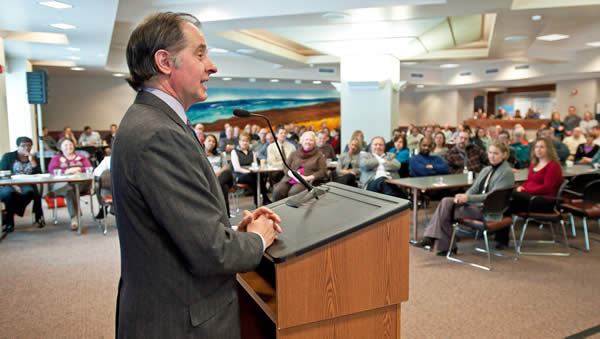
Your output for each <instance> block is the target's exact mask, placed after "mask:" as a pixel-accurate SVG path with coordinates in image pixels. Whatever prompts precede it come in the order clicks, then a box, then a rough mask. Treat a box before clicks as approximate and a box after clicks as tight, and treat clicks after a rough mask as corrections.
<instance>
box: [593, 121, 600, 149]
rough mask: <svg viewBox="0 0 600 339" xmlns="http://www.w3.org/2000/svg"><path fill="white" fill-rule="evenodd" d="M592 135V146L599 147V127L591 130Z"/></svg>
mask: <svg viewBox="0 0 600 339" xmlns="http://www.w3.org/2000/svg"><path fill="white" fill-rule="evenodd" d="M592 134H593V135H594V137H595V139H594V144H596V145H598V146H600V125H599V126H594V127H593V128H592Z"/></svg>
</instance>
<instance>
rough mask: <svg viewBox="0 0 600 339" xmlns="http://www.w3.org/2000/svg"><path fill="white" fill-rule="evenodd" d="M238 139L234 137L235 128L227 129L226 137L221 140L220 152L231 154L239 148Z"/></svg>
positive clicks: (229, 127) (228, 127)
mask: <svg viewBox="0 0 600 339" xmlns="http://www.w3.org/2000/svg"><path fill="white" fill-rule="evenodd" d="M237 144H238V143H237V139H236V138H235V137H234V136H233V128H232V127H231V126H227V127H225V137H223V138H221V140H219V150H220V151H221V152H225V153H231V151H233V150H234V149H235V147H236V146H237Z"/></svg>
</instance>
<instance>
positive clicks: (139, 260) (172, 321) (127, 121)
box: [111, 13, 281, 338]
mask: <svg viewBox="0 0 600 339" xmlns="http://www.w3.org/2000/svg"><path fill="white" fill-rule="evenodd" d="M199 26H200V23H199V22H198V20H197V19H196V18H195V17H193V16H191V15H188V14H183V13H159V14H155V15H152V16H150V17H148V18H147V19H146V20H145V21H144V22H143V23H142V24H140V25H139V26H138V27H137V28H136V29H135V30H134V32H133V33H132V35H131V37H130V39H129V43H128V45H127V64H128V66H129V72H130V78H128V79H127V81H128V82H129V84H130V85H131V87H133V89H134V90H136V91H137V92H138V94H137V97H136V99H135V102H134V103H133V105H132V106H131V107H130V108H129V110H128V111H127V113H126V114H125V116H124V118H123V120H122V122H121V126H120V128H119V130H118V132H117V137H116V139H115V143H114V151H113V155H112V164H111V168H112V183H113V187H112V190H113V197H114V199H115V209H116V216H117V223H118V225H119V241H120V246H121V279H120V281H119V294H118V297H117V324H116V331H117V333H116V334H117V337H118V338H239V336H240V324H239V306H238V298H237V290H236V288H237V287H236V279H235V274H236V272H242V271H248V270H251V269H253V268H255V267H256V266H257V265H258V264H259V262H260V260H261V258H262V255H263V251H264V250H265V249H266V248H267V247H268V246H269V245H271V243H272V242H273V241H274V240H275V239H276V233H275V232H276V231H277V232H280V231H281V229H280V228H279V226H278V225H277V223H278V222H280V220H279V217H278V216H277V215H276V214H274V213H273V212H272V211H270V210H268V209H266V208H263V209H259V210H257V211H255V212H254V213H253V214H251V213H250V212H248V211H244V218H243V220H242V221H241V222H240V224H239V225H238V228H237V231H234V230H233V229H232V228H231V225H230V223H229V220H228V216H227V213H226V208H225V203H224V199H223V196H222V194H223V193H222V192H221V188H220V186H219V182H218V180H217V178H216V177H215V174H214V172H213V170H212V167H211V165H210V163H209V162H208V160H207V158H206V156H205V155H204V152H203V145H202V144H201V142H200V140H198V139H197V138H196V135H195V134H194V132H193V130H192V129H191V127H190V124H189V120H188V119H187V117H186V115H185V111H186V110H187V109H188V108H189V107H190V106H191V105H192V104H194V103H196V102H199V101H204V100H206V87H205V85H204V83H205V82H206V81H208V79H209V76H210V75H211V74H213V73H215V72H216V71H217V68H216V66H215V65H214V64H213V63H212V62H211V61H210V59H209V58H208V57H207V56H206V40H205V38H204V36H203V34H202V32H201V31H200V29H199ZM140 131H143V132H140Z"/></svg>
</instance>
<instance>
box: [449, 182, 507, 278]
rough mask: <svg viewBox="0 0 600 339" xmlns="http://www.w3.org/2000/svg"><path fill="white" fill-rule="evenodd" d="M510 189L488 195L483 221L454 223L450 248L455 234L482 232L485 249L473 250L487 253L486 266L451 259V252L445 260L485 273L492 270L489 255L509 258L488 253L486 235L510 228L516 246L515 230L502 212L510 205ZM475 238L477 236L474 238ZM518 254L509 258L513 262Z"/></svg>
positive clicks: (465, 220) (458, 221)
mask: <svg viewBox="0 0 600 339" xmlns="http://www.w3.org/2000/svg"><path fill="white" fill-rule="evenodd" d="M512 190H513V189H512V188H507V189H503V190H497V191H494V192H491V193H490V194H488V196H487V197H486V198H485V200H484V202H483V215H484V218H483V220H477V219H459V220H456V222H455V223H454V225H453V227H454V231H453V232H452V238H451V239H450V248H454V246H455V243H456V241H455V240H456V232H457V231H463V232H466V233H469V232H475V233H476V234H477V235H478V233H479V232H483V239H484V242H485V249H482V248H479V247H475V248H474V249H473V250H474V251H476V252H483V253H487V258H488V265H487V266H484V265H479V264H475V263H472V262H468V261H464V260H461V259H457V258H455V257H452V251H448V254H447V255H446V258H447V259H448V260H451V261H455V262H459V263H462V264H467V265H470V266H473V267H477V268H480V269H483V270H486V271H491V270H492V257H491V255H492V254H493V255H496V256H499V257H509V256H506V255H504V254H502V253H500V252H496V251H490V245H489V241H488V233H489V232H496V231H499V230H502V229H505V228H507V227H510V233H511V235H512V238H513V241H514V242H515V244H516V238H515V230H514V226H513V222H512V218H511V217H509V216H504V212H506V210H507V209H508V206H509V205H510V197H511V194H512ZM486 216H497V217H498V218H499V220H498V221H489V220H486V219H490V218H489V217H488V218H486ZM475 238H477V236H475ZM518 257H519V252H518V251H517V256H516V257H511V258H512V259H514V260H518Z"/></svg>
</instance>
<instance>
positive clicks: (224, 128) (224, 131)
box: [219, 123, 233, 152]
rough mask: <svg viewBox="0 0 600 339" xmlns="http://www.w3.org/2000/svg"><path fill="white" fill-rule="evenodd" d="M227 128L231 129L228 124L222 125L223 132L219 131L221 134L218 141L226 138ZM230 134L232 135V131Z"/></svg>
mask: <svg viewBox="0 0 600 339" xmlns="http://www.w3.org/2000/svg"><path fill="white" fill-rule="evenodd" d="M227 127H231V125H230V124H228V123H225V125H223V130H222V131H221V133H219V140H221V139H223V138H226V137H227V132H226V131H227ZM232 134H233V131H232ZM221 152H222V151H221Z"/></svg>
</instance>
